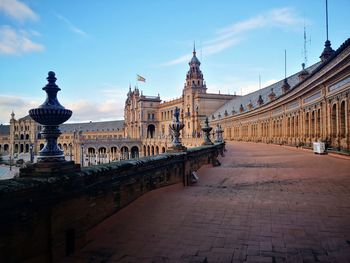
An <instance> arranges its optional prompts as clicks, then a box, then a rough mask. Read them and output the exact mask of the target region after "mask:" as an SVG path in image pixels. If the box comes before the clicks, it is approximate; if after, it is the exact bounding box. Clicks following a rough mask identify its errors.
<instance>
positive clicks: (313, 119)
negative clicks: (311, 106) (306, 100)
mask: <svg viewBox="0 0 350 263" xmlns="http://www.w3.org/2000/svg"><path fill="white" fill-rule="evenodd" d="M314 135H315V111H312V113H311V129H310V136H311V137H313V136H314Z"/></svg>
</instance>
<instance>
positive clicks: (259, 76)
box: [259, 74, 261, 90]
mask: <svg viewBox="0 0 350 263" xmlns="http://www.w3.org/2000/svg"><path fill="white" fill-rule="evenodd" d="M259 90H261V76H260V74H259Z"/></svg>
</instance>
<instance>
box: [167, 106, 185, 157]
mask: <svg viewBox="0 0 350 263" xmlns="http://www.w3.org/2000/svg"><path fill="white" fill-rule="evenodd" d="M179 116H180V109H179V108H178V107H176V108H175V110H174V118H173V122H172V124H170V125H169V128H170V130H171V131H172V135H173V141H172V146H171V147H169V149H168V151H167V152H183V151H186V147H185V146H183V145H182V143H181V140H180V131H181V130H182V129H183V128H184V126H185V125H184V124H183V123H182V122H180V120H179Z"/></svg>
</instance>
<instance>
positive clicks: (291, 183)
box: [63, 142, 350, 263]
mask: <svg viewBox="0 0 350 263" xmlns="http://www.w3.org/2000/svg"><path fill="white" fill-rule="evenodd" d="M227 150H228V152H227V153H226V155H225V157H223V158H221V159H220V161H221V163H222V165H221V166H220V167H211V166H209V165H207V166H205V167H203V168H201V169H200V170H199V171H198V174H199V177H200V180H199V181H198V183H197V184H196V185H194V186H192V187H187V188H184V187H183V186H182V185H180V184H179V185H173V186H169V187H165V188H162V189H158V190H155V191H152V192H149V193H147V194H145V195H144V196H142V197H140V198H139V199H137V200H136V201H134V202H133V203H132V204H130V205H128V206H127V207H126V208H124V209H122V210H121V211H119V212H118V213H116V214H115V215H113V216H111V217H110V218H108V219H106V220H105V221H103V222H102V223H100V224H99V225H97V226H96V227H94V228H93V229H91V230H90V231H89V232H88V234H87V239H88V240H90V241H91V242H89V243H88V244H87V245H86V247H84V248H83V249H82V250H81V251H78V252H77V253H76V254H75V255H73V256H71V257H69V258H65V260H64V261H63V262H100V261H103V260H104V261H106V262H186V263H187V262H203V263H204V262H207V263H213V262H214V263H216V262H276V263H277V262H288V263H290V262H340V263H343V262H350V224H349V222H350V176H349V170H350V169H349V168H350V161H349V160H345V159H338V158H333V157H331V156H327V155H322V156H315V155H314V154H312V153H311V152H306V151H301V150H296V149H292V148H287V147H280V146H275V145H266V144H255V143H242V142H239V143H237V142H234V143H227ZM94 260H95V261H94Z"/></svg>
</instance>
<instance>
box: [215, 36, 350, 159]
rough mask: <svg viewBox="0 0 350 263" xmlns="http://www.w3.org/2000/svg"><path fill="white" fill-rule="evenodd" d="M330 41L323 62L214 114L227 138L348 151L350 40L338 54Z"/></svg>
mask: <svg viewBox="0 0 350 263" xmlns="http://www.w3.org/2000/svg"><path fill="white" fill-rule="evenodd" d="M327 41H328V40H327ZM327 41H326V45H325V50H324V51H323V53H322V55H321V57H320V58H321V61H320V62H318V63H316V64H314V65H312V66H311V67H309V68H308V69H307V70H306V69H304V68H303V69H302V70H301V71H300V72H299V73H297V74H294V75H292V76H290V77H288V78H286V79H285V80H282V81H280V82H278V83H275V84H273V85H271V86H269V87H266V88H264V89H262V90H260V91H257V92H254V93H251V94H248V95H246V96H244V97H242V98H240V99H239V100H235V101H231V102H230V103H227V104H226V105H224V106H223V107H221V108H220V109H218V110H217V111H215V112H214V113H213V114H212V123H213V124H217V123H219V124H221V125H222V127H223V128H224V131H225V132H224V137H225V139H226V140H238V141H253V142H265V143H276V144H286V145H293V146H309V147H311V146H312V143H313V142H318V141H322V142H325V143H326V147H327V148H329V149H333V150H336V151H344V152H349V151H350V144H349V143H350V133H349V131H350V113H349V110H350V108H349V103H350V95H349V93H350V39H348V40H346V41H345V42H344V43H343V44H342V45H341V46H340V47H339V48H338V49H337V50H336V51H334V50H332V49H330V43H327ZM328 42H329V41H328ZM328 44H329V45H328Z"/></svg>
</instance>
